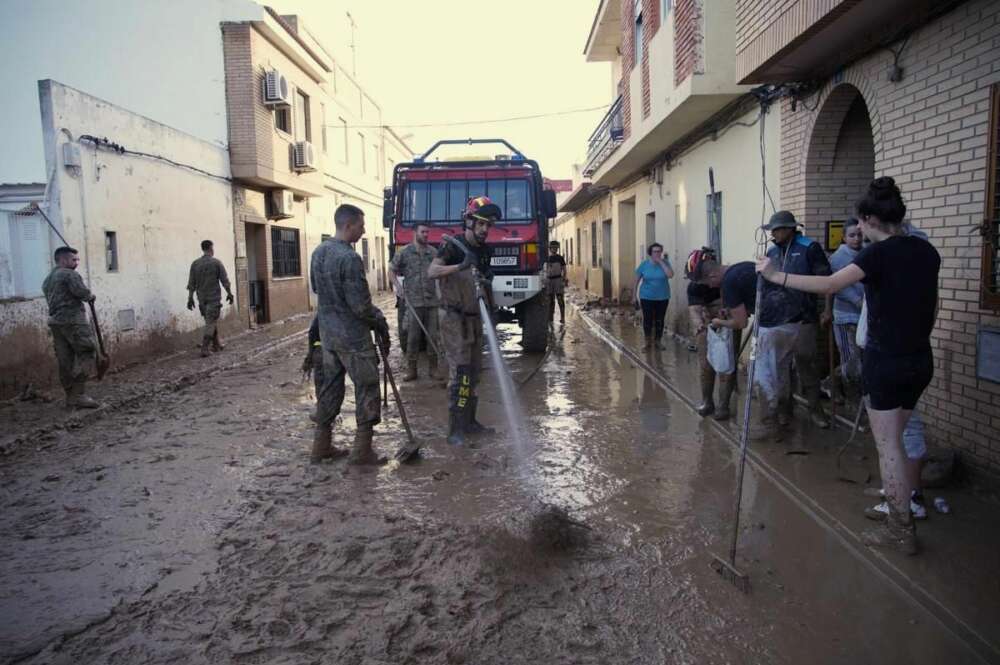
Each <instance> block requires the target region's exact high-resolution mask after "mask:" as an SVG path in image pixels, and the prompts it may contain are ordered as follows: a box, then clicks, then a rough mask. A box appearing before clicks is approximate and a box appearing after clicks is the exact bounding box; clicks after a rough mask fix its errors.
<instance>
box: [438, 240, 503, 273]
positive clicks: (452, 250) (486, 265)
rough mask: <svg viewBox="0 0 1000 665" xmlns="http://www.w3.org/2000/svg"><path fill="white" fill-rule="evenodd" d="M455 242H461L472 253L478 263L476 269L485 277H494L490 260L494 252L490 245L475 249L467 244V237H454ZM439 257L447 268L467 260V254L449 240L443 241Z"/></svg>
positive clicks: (439, 249) (439, 248)
mask: <svg viewBox="0 0 1000 665" xmlns="http://www.w3.org/2000/svg"><path fill="white" fill-rule="evenodd" d="M453 237H454V238H455V240H457V241H458V242H460V243H461V244H462V246H463V247H465V248H466V249H467V250H469V251H470V252H472V255H473V257H474V260H475V262H476V268H478V269H479V272H480V273H482V275H483V277H489V278H492V277H493V270H492V269H491V268H490V258H491V257H492V256H493V252H492V250H491V249H490V247H489V245H478V246H475V247H473V246H472V245H470V244H469V243H468V242H466V240H465V237H464V236H462V235H456V236H453ZM437 257H438V258H439V259H441V260H442V261H443V262H444V264H445V265H446V266H454V265H458V264H459V263H461V262H462V261H464V260H465V253H464V252H463V251H462V250H460V249H459V248H458V247H455V245H454V244H453V243H451V242H448V241H447V240H442V241H441V245H440V246H439V247H438V251H437Z"/></svg>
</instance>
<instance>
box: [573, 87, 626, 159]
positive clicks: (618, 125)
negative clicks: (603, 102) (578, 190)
mask: <svg viewBox="0 0 1000 665" xmlns="http://www.w3.org/2000/svg"><path fill="white" fill-rule="evenodd" d="M624 140H625V127H624V124H623V123H622V98H621V97H619V98H618V99H616V100H615V103H614V104H612V105H611V108H609V109H608V112H607V113H606V114H605V115H604V117H603V118H602V119H601V122H600V123H599V124H598V125H597V129H595V130H594V133H593V134H591V135H590V139H589V140H588V142H587V166H586V167H585V168H584V170H583V175H584V176H585V177H588V178H589V177H590V176H592V175H593V174H594V171H596V170H597V169H598V168H599V167H600V166H601V164H603V163H604V162H605V160H607V158H608V157H609V156H610V155H611V153H613V152H614V151H615V148H617V147H618V145H619V144H621V142H622V141H624Z"/></svg>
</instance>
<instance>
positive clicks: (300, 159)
mask: <svg viewBox="0 0 1000 665" xmlns="http://www.w3.org/2000/svg"><path fill="white" fill-rule="evenodd" d="M292 163H293V165H294V167H295V170H296V171H315V170H316V151H315V150H313V145H312V143H310V142H309V141H296V142H295V148H294V149H293V150H292Z"/></svg>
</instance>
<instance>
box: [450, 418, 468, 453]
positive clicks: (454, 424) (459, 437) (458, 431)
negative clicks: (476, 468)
mask: <svg viewBox="0 0 1000 665" xmlns="http://www.w3.org/2000/svg"><path fill="white" fill-rule="evenodd" d="M465 417H466V416H465V412H464V411H454V410H452V411H449V412H448V443H450V444H451V445H453V446H464V445H465Z"/></svg>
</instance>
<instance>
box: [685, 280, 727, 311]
mask: <svg viewBox="0 0 1000 665" xmlns="http://www.w3.org/2000/svg"><path fill="white" fill-rule="evenodd" d="M720 293H721V292H720V291H719V289H713V288H712V287H711V286H709V285H708V284H699V283H698V282H689V283H688V288H687V297H688V305H710V304H712V303H713V302H715V301H716V300H718V299H719V296H720Z"/></svg>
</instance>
